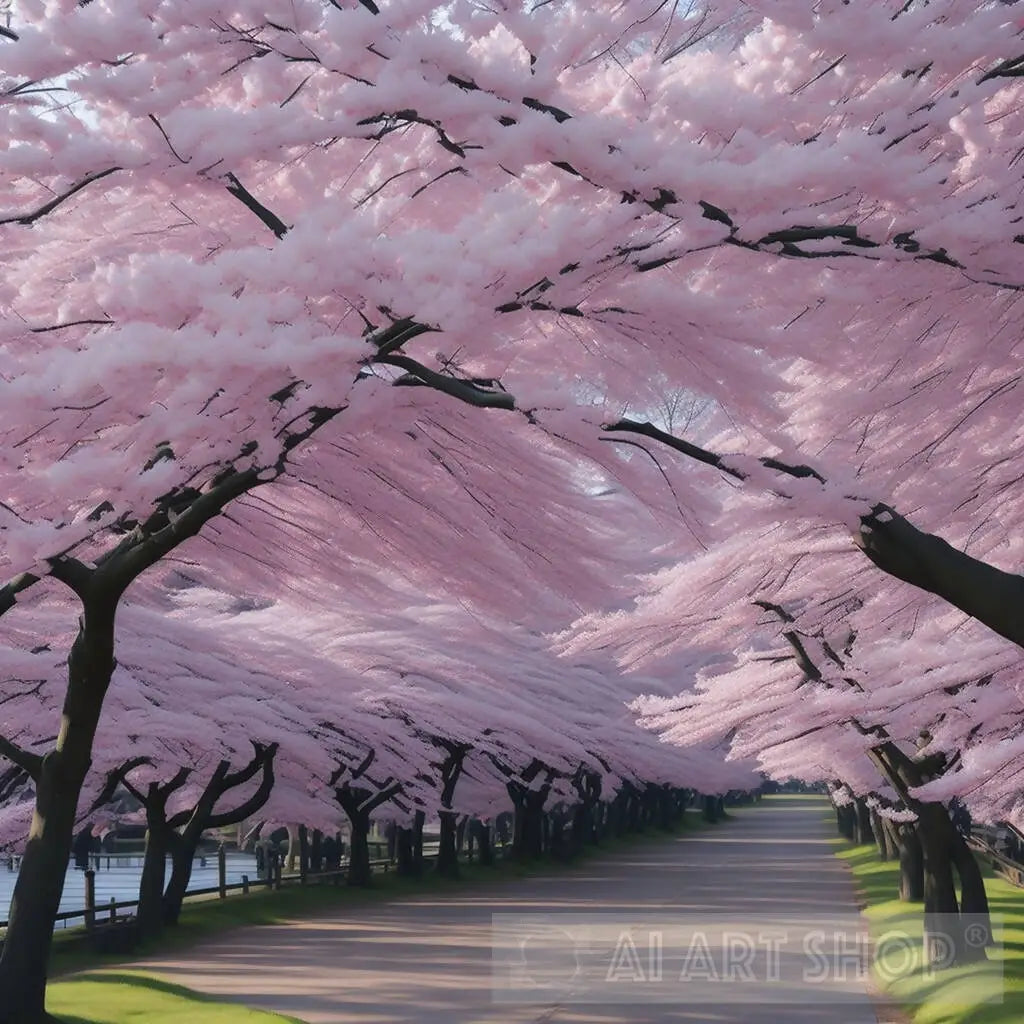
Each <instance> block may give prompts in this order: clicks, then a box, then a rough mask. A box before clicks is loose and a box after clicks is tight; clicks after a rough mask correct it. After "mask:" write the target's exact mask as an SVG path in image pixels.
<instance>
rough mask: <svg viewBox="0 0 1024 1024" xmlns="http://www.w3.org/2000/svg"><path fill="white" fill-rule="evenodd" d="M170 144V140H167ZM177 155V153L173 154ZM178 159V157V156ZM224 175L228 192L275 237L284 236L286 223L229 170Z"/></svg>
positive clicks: (286, 232) (286, 227)
mask: <svg viewBox="0 0 1024 1024" xmlns="http://www.w3.org/2000/svg"><path fill="white" fill-rule="evenodd" d="M168 145H170V142H168ZM175 155H177V154H175ZM179 159H180V158H179ZM225 177H226V178H227V179H228V182H229V183H230V184H228V185H227V186H226V188H227V190H228V192H230V193H231V195H233V196H234V197H235V198H236V199H237V200H238V201H239V202H240V203H242V204H243V205H244V206H246V207H247V208H248V209H249V210H251V211H252V212H253V213H254V214H256V216H257V217H259V219H260V220H261V221H262V222H263V223H264V224H265V225H266V226H267V227H268V228H270V230H271V231H273V232H274V235H275V236H276V237H277V238H284V236H285V235H286V234H288V225H287V224H285V222H284V221H283V220H281V218H280V217H278V215H277V214H276V213H274V212H273V210H269V209H267V207H265V206H264V205H263V204H262V203H261V202H260V201H259V200H258V199H257V198H256V197H255V196H254V195H253V194H252V193H251V192H250V191H249V190H248V189H247V188H246V187H245V186H244V185H243V184H242V183H241V182H240V181H239V180H238V178H237V177H236V176H235V175H234V174H232V173H231V172H229V173H228V174H227V175H225Z"/></svg>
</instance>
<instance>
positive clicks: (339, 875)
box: [0, 847, 431, 931]
mask: <svg viewBox="0 0 1024 1024" xmlns="http://www.w3.org/2000/svg"><path fill="white" fill-rule="evenodd" d="M103 856H106V855H105V854H104V855H103ZM111 856H114V855H113V854H112V855H111ZM430 859H431V858H430V857H429V856H427V857H424V860H430ZM128 866H131V865H128ZM392 867H393V865H392V863H391V861H390V860H388V859H386V858H380V859H376V860H371V861H370V870H371V871H372V872H374V873H377V874H380V873H385V874H386V873H387V872H388V871H390V870H391V869H392ZM347 872H348V864H347V863H344V862H343V863H342V865H341V866H340V867H338V868H332V869H331V870H330V871H318V872H312V871H307V870H300V871H299V872H298V873H297V874H291V875H286V874H284V873H283V871H282V868H281V861H280V860H278V861H276V863H274V864H273V865H272V870H271V871H269V872H268V873H267V876H266V877H265V878H258V879H255V880H250V878H249V876H248V875H242V881H240V882H232V883H230V884H229V883H228V881H227V857H226V854H225V851H224V849H223V847H222V848H221V849H219V850H218V851H217V884H216V885H211V886H207V887H206V888H203V889H189V890H188V892H187V893H185V899H186V900H189V899H191V898H194V897H206V896H214V895H216V896H218V897H219V898H220V899H222V900H223V899H227V897H228V894H229V893H236V892H241V893H243V894H244V893H248V892H250V891H251V890H252V889H254V888H260V887H262V888H264V889H280V888H281V887H282V886H285V885H296V884H297V885H306V884H308V883H310V882H314V883H321V882H333V883H334V884H336V885H338V884H341V882H342V881H344V879H345V875H346V874H347ZM138 905H139V901H138V900H118V899H115V898H114V897H111V898H110V902H109V903H97V902H96V872H95V871H94V870H93V869H92V868H90V869H88V870H87V871H86V872H85V906H84V907H82V908H80V909H77V910H65V911H62V912H61V913H59V914H57V916H56V918H55V919H54V921H55V924H57V925H60V926H61V927H67V924H68V922H69V921H77V920H79V919H81V920H82V921H83V922H84V924H85V927H86V930H89V931H91V930H92V929H94V928H95V927H96V926H97V924H98V923H103V924H107V925H109V924H117V923H118V922H119V921H125V920H128V919H130V918H131V917H133V915H131V914H125V911H130V910H134V909H135V908H136V907H137V906H138ZM119 913H120V915H121V916H120V917H119V916H118V914H119ZM6 927H7V921H0V930H2V929H5V928H6Z"/></svg>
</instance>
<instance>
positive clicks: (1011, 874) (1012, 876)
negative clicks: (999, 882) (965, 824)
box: [967, 835, 1024, 889]
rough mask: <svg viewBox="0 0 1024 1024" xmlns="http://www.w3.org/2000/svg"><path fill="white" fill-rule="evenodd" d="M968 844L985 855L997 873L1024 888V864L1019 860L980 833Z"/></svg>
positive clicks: (976, 851) (1012, 883) (973, 836)
mask: <svg viewBox="0 0 1024 1024" xmlns="http://www.w3.org/2000/svg"><path fill="white" fill-rule="evenodd" d="M967 845H968V846H970V848H971V849H972V850H974V852H975V853H977V854H980V855H981V856H982V857H984V858H985V859H986V860H987V861H988V862H989V864H990V865H991V867H992V870H993V871H995V872H996V874H998V875H1001V876H1002V877H1003V878H1005V879H1006V881H1008V882H1009V883H1010V884H1011V885H1015V886H1017V887H1018V888H1021V889H1024V864H1019V863H1018V862H1017V861H1015V860H1012V859H1011V858H1010V857H1007V856H1005V855H1004V854H1002V853H1000V852H999V851H998V850H997V849H995V847H994V846H992V844H991V843H990V842H989V841H988V840H987V839H983V838H981V837H980V836H978V835H972V836H971V837H970V839H968V840H967Z"/></svg>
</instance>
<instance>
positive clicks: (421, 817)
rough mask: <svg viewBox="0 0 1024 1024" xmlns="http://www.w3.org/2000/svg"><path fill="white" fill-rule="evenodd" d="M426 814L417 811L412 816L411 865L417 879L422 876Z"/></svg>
mask: <svg viewBox="0 0 1024 1024" xmlns="http://www.w3.org/2000/svg"><path fill="white" fill-rule="evenodd" d="M425 820H426V814H424V813H423V811H417V812H416V813H415V814H414V815H413V816H412V863H413V870H414V871H415V872H416V877H417V878H418V877H419V876H420V875H422V874H423V823H424V821H425Z"/></svg>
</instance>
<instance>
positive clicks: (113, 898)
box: [110, 896, 117, 921]
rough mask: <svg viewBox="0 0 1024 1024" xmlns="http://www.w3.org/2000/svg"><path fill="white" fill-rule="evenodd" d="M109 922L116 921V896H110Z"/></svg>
mask: <svg viewBox="0 0 1024 1024" xmlns="http://www.w3.org/2000/svg"><path fill="white" fill-rule="evenodd" d="M110 920H111V921H116V920H117V897H116V896H111V897H110Z"/></svg>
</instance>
